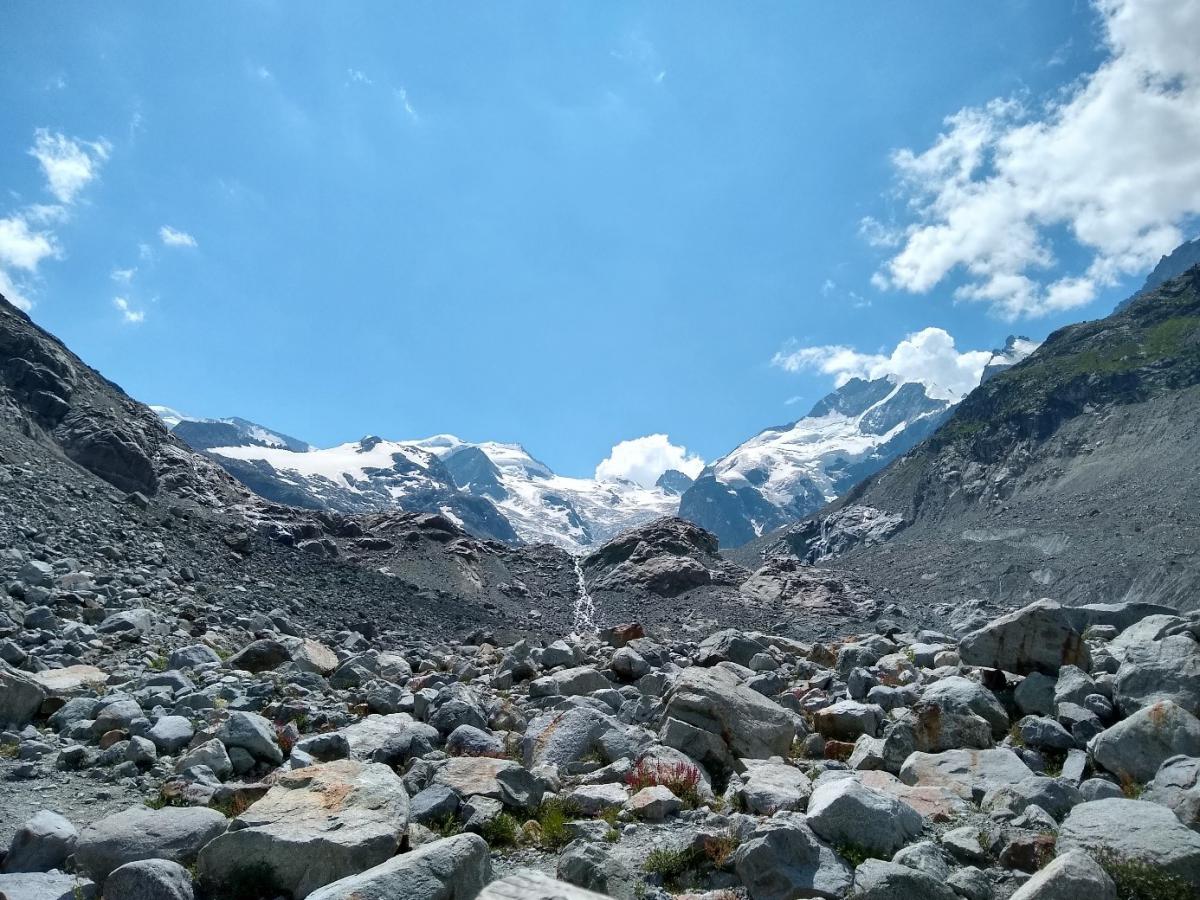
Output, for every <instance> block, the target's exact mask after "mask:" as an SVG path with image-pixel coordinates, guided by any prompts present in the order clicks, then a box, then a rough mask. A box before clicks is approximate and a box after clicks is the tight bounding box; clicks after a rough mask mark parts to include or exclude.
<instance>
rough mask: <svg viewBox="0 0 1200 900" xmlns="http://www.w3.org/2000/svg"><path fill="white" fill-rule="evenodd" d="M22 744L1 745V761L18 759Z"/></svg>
mask: <svg viewBox="0 0 1200 900" xmlns="http://www.w3.org/2000/svg"><path fill="white" fill-rule="evenodd" d="M19 752H20V744H0V759H16V758H17V754H18V753H19Z"/></svg>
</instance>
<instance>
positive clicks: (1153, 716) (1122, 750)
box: [1088, 700, 1200, 784]
mask: <svg viewBox="0 0 1200 900" xmlns="http://www.w3.org/2000/svg"><path fill="white" fill-rule="evenodd" d="M1088 749H1089V750H1090V751H1091V753H1092V758H1093V759H1095V761H1096V762H1098V763H1099V764H1100V765H1102V766H1103V767H1104V768H1105V769H1107V770H1108V771H1109V772H1112V773H1113V774H1114V775H1118V776H1127V777H1130V778H1132V779H1133V780H1134V781H1136V782H1138V783H1139V784H1142V783H1144V782H1147V781H1149V780H1150V779H1151V778H1153V777H1154V775H1155V773H1156V772H1157V771H1158V769H1159V766H1161V765H1162V764H1163V763H1164V762H1166V761H1167V760H1168V759H1170V758H1171V757H1172V756H1178V755H1183V756H1200V719H1197V718H1196V717H1195V716H1193V715H1192V714H1191V713H1190V712H1188V711H1187V710H1185V709H1183V708H1182V707H1180V706H1178V705H1177V704H1175V703H1174V702H1172V701H1170V700H1160V701H1158V702H1157V703H1154V704H1152V705H1150V706H1144V707H1142V708H1141V709H1139V710H1138V711H1137V712H1135V713H1134V714H1133V715H1131V716H1130V717H1129V718H1127V719H1123V720H1122V721H1120V722H1118V723H1117V724H1116V725H1113V726H1112V727H1111V728H1108V729H1105V730H1104V731H1102V732H1100V734H1098V735H1096V736H1095V737H1094V738H1092V740H1091V743H1089V744H1088Z"/></svg>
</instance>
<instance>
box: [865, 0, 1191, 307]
mask: <svg viewBox="0 0 1200 900" xmlns="http://www.w3.org/2000/svg"><path fill="white" fill-rule="evenodd" d="M1093 5H1094V6H1095V8H1096V10H1097V12H1098V13H1099V15H1100V18H1101V23H1102V26H1103V32H1104V43H1105V47H1106V49H1107V57H1106V59H1105V60H1104V62H1103V63H1102V64H1101V65H1100V66H1099V67H1098V68H1097V69H1096V70H1095V71H1094V72H1091V73H1089V74H1087V75H1086V76H1084V77H1083V78H1081V79H1079V80H1078V81H1077V82H1076V83H1075V84H1073V85H1072V86H1071V87H1070V88H1069V89H1067V90H1066V91H1065V92H1064V93H1063V94H1061V95H1060V96H1058V97H1056V98H1054V99H1052V100H1050V101H1048V102H1047V103H1045V104H1044V105H1041V106H1038V105H1032V104H1029V103H1026V102H1022V101H1020V100H1017V99H1014V98H1004V99H997V100H993V101H991V102H990V103H988V104H986V105H985V106H982V107H975V108H966V109H962V110H959V111H958V112H957V113H955V114H954V115H952V116H950V117H948V118H947V119H946V126H947V127H946V130H945V131H944V132H943V133H942V134H941V135H939V136H938V138H937V140H936V141H934V142H933V144H932V145H931V146H930V147H929V148H928V149H926V150H924V151H921V152H915V151H913V150H910V149H906V150H901V151H899V152H897V153H896V154H894V156H893V162H894V163H895V165H896V168H897V171H898V173H899V176H900V186H901V191H902V193H903V194H905V195H906V197H907V199H908V209H909V212H910V214H911V216H912V221H911V222H909V223H908V224H907V226H904V227H901V228H890V227H887V226H883V225H881V224H880V223H878V222H876V221H875V220H874V219H864V220H863V223H862V232H863V234H864V236H865V237H866V238H867V239H868V240H869V241H871V242H872V243H874V244H876V245H880V246H887V245H888V244H889V241H892V240H895V239H897V238H898V239H899V246H900V249H899V251H898V252H897V253H896V254H895V255H894V256H892V257H891V258H890V259H889V260H888V261H887V262H886V263H885V265H884V267H883V270H882V271H881V272H879V273H877V276H876V278H875V279H874V283H875V284H876V286H878V287H883V288H899V289H903V290H906V291H911V292H914V293H925V292H927V291H929V290H931V289H932V288H934V287H935V286H936V285H938V284H940V283H941V282H942V281H943V280H944V279H945V278H947V277H948V276H949V275H950V274H951V273H952V272H963V273H964V274H965V276H966V281H965V283H964V284H962V285H961V286H960V287H959V288H958V289H957V291H956V296H957V297H958V298H960V299H965V300H973V301H980V302H985V303H988V304H990V306H991V307H992V309H993V310H994V311H995V312H997V313H998V314H1000V315H1001V316H1003V317H1005V318H1008V319H1015V318H1018V317H1021V316H1039V315H1045V314H1047V313H1051V312H1055V311H1060V310H1066V309H1072V308H1075V307H1079V306H1083V305H1085V304H1087V303H1089V302H1091V300H1092V299H1093V298H1094V297H1095V295H1096V292H1097V291H1098V290H1099V289H1100V288H1102V287H1104V286H1107V285H1111V284H1113V283H1115V282H1116V280H1117V279H1118V278H1120V277H1122V276H1125V275H1130V274H1134V273H1137V272H1139V271H1142V270H1144V269H1146V268H1148V267H1149V266H1150V265H1152V264H1153V263H1154V262H1155V261H1156V260H1157V259H1158V258H1159V256H1161V255H1162V254H1164V253H1167V252H1169V251H1170V250H1171V249H1172V248H1174V247H1175V246H1176V245H1177V244H1179V243H1180V242H1181V241H1182V240H1183V237H1184V235H1183V231H1182V229H1183V227H1185V226H1186V225H1187V224H1188V223H1189V222H1190V221H1192V220H1193V219H1194V217H1195V216H1196V215H1197V214H1200V153H1197V148H1200V53H1197V52H1196V48H1195V36H1196V35H1197V34H1200V0H1093ZM1061 230H1065V231H1066V233H1067V234H1069V236H1070V238H1071V239H1072V240H1073V241H1074V242H1075V243H1076V244H1077V245H1078V247H1079V248H1080V249H1082V250H1083V251H1084V252H1085V253H1086V254H1087V255H1088V257H1089V262H1088V264H1087V265H1086V267H1084V268H1083V270H1082V271H1079V272H1073V273H1067V274H1057V273H1056V274H1048V272H1049V270H1050V269H1051V268H1052V267H1054V266H1056V264H1057V260H1056V258H1055V254H1054V247H1053V244H1052V233H1059V232H1060V231H1061Z"/></svg>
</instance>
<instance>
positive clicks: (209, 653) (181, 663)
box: [167, 644, 221, 669]
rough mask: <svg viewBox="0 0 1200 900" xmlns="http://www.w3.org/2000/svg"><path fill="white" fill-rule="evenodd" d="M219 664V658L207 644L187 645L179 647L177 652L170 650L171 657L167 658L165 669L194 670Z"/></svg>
mask: <svg viewBox="0 0 1200 900" xmlns="http://www.w3.org/2000/svg"><path fill="white" fill-rule="evenodd" d="M220 662H221V657H220V656H219V655H218V654H217V651H216V650H214V649H213V648H212V647H209V646H208V645H207V644H189V645H188V646H186V647H180V648H179V649H178V650H172V651H171V655H170V656H169V657H167V668H169V669H195V668H197V667H198V666H207V665H213V664H216V663H220Z"/></svg>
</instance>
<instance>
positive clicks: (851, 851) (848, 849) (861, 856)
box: [834, 844, 890, 869]
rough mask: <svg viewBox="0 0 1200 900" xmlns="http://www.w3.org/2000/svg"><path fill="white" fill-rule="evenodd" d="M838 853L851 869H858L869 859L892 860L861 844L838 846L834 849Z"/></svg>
mask: <svg viewBox="0 0 1200 900" xmlns="http://www.w3.org/2000/svg"><path fill="white" fill-rule="evenodd" d="M834 849H835V850H837V852H838V856H840V857H841V858H842V859H844V860H845V861H846V862H848V863H850V868H852V869H857V868H858V867H859V866H861V865H862V864H863V863H864V862H866V861H867V860H868V859H883V860H886V859H890V857H887V856H884V855H883V854H882V853H877V852H875V851H874V850H871V849H869V848H867V847H864V846H862V845H861V844H838V845H837V846H836V847H834Z"/></svg>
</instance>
